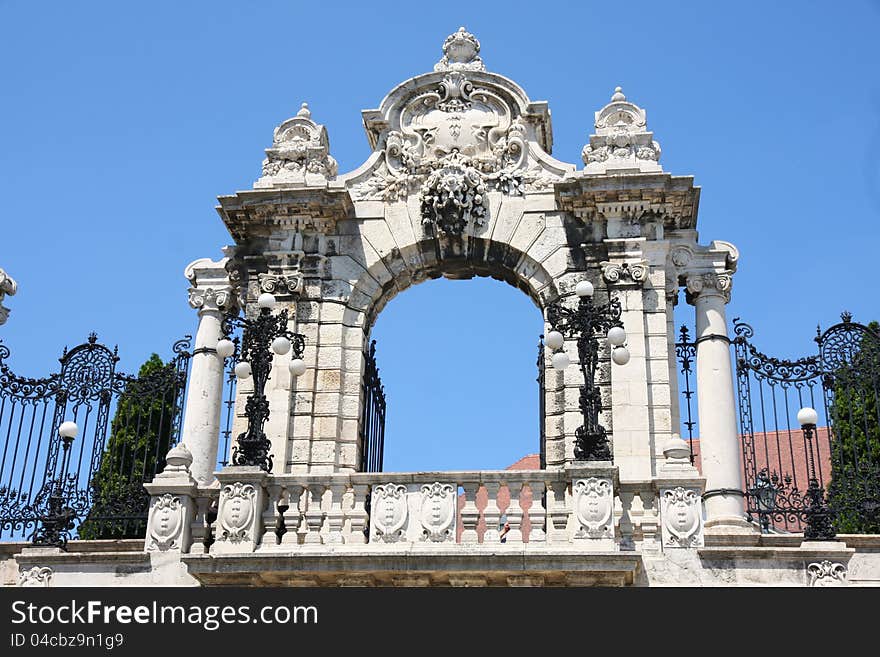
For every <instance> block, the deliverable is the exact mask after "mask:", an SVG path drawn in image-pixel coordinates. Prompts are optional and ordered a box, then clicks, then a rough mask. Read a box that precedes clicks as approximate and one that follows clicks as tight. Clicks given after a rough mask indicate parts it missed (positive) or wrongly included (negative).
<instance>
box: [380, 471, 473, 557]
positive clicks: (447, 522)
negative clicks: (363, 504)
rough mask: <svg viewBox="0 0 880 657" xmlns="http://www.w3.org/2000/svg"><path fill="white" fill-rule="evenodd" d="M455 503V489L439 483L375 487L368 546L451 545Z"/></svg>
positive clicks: (456, 497)
mask: <svg viewBox="0 0 880 657" xmlns="http://www.w3.org/2000/svg"><path fill="white" fill-rule="evenodd" d="M457 502H458V495H457V494H456V487H455V486H454V485H452V484H446V483H442V482H434V483H431V484H416V483H413V484H407V485H405V486H403V485H400V484H394V483H387V484H383V485H381V486H374V487H373V493H372V497H371V501H370V507H371V508H370V527H371V533H370V542H371V543H445V542H451V543H454V542H455V522H456V511H457Z"/></svg>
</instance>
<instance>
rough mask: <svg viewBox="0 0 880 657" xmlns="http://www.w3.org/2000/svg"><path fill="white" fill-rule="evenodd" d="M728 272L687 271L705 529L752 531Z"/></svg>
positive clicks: (729, 272) (730, 279) (730, 283)
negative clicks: (738, 417)
mask: <svg viewBox="0 0 880 657" xmlns="http://www.w3.org/2000/svg"><path fill="white" fill-rule="evenodd" d="M732 273H733V272H731V271H724V272H722V273H698V274H689V275H688V277H687V301H688V303H690V304H692V305H693V306H694V307H695V309H696V326H697V328H696V336H695V337H696V343H697V364H696V369H697V406H698V417H699V427H700V456H701V462H702V470H703V476H704V477H705V478H706V492H705V493H704V495H703V499H704V500H705V504H706V529H707V530H709V529H711V528H713V527H717V528H719V529H720V530H721V532H720V533H725V532H727V531H731V530H733V531H736V530H738V529H739V530H742V529H751V526H750V525H749V524H748V523H747V522H746V521H745V517H744V513H743V495H744V493H743V488H744V485H743V481H742V449H741V446H740V440H739V436H738V432H737V423H736V401H735V397H734V390H733V371H732V368H731V361H730V338H728V336H727V319H726V316H725V308H724V307H725V305H726V304H727V303H728V302H729V301H730V290H731V285H732Z"/></svg>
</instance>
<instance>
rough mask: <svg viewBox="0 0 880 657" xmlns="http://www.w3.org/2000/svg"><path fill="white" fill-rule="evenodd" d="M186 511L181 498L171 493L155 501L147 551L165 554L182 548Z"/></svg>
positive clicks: (151, 513) (151, 515)
mask: <svg viewBox="0 0 880 657" xmlns="http://www.w3.org/2000/svg"><path fill="white" fill-rule="evenodd" d="M185 514H186V509H184V506H183V504H182V503H181V501H180V498H179V497H177V496H176V495H171V494H170V493H165V494H164V495H162V496H161V497H156V498H154V499H153V505H152V508H151V509H150V522H149V525H150V529H149V532H148V534H149V535H148V541H147V551H148V552H157V551H158V552H165V551H167V550H172V549H178V548H180V538H181V535H182V533H183V523H184V521H185Z"/></svg>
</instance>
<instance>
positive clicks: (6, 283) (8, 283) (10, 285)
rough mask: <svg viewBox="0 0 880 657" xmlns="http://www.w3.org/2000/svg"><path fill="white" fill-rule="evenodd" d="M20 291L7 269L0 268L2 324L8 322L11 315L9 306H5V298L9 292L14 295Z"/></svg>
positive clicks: (0, 319)
mask: <svg viewBox="0 0 880 657" xmlns="http://www.w3.org/2000/svg"><path fill="white" fill-rule="evenodd" d="M17 291H18V283H16V282H15V279H13V278H12V277H10V276H9V274H7V273H6V272H5V271H3V270H2V269H0V325H3V324H5V323H6V318H7V317H9V308H6V307H4V306H3V303H2V302H3V298H4V297H5V296H6V295H7V294H8V295H9V296H13V295H14V294H15V293H16V292H17Z"/></svg>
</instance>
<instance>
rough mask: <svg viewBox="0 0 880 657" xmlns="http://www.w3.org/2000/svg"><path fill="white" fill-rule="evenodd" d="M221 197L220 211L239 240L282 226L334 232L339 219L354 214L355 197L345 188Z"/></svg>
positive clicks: (247, 192)
mask: <svg viewBox="0 0 880 657" xmlns="http://www.w3.org/2000/svg"><path fill="white" fill-rule="evenodd" d="M217 200H218V201H220V205H219V206H218V207H217V212H218V213H219V214H220V217H221V218H222V219H223V223H225V224H226V228H227V229H228V230H229V232H230V234H231V235H232V237H233V238H235V240H236V242H238V243H241V242H244V241H246V240H248V239H251V238H254V237H266V236H268V235H269V234H271V233H272V232H277V230H278V229H279V228H281V229H284V230H300V231H314V232H318V233H323V234H331V233H333V232H334V231H335V228H336V222H338V221H341V220H343V219H347V218H350V217H353V216H354V206H353V205H352V202H351V197H350V196H349V193H348V191H347V190H345V189H343V188H341V187H340V188H328V187H323V188H303V189H285V190H283V191H275V190H272V191H269V190H253V191H245V192H238V193H236V194H234V195H231V196H219V197H218V198H217Z"/></svg>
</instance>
